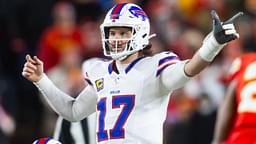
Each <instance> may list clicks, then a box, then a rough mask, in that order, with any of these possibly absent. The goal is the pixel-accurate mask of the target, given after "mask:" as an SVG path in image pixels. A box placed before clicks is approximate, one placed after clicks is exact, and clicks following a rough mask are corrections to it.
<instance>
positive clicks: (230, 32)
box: [225, 29, 236, 35]
mask: <svg viewBox="0 0 256 144" xmlns="http://www.w3.org/2000/svg"><path fill="white" fill-rule="evenodd" d="M235 33H236V30H235V29H231V30H225V34H226V35H231V34H235Z"/></svg>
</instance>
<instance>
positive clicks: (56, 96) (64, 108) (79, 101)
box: [22, 55, 97, 121]
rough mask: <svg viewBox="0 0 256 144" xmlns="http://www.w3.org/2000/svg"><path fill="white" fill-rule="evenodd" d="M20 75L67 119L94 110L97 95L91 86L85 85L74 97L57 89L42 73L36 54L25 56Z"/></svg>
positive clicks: (41, 63) (75, 117) (81, 117)
mask: <svg viewBox="0 0 256 144" xmlns="http://www.w3.org/2000/svg"><path fill="white" fill-rule="evenodd" d="M26 60H27V61H26V63H25V64H24V68H23V72H22V75H23V76H24V77H25V78H26V79H28V80H30V81H31V82H33V83H34V84H35V85H36V86H37V87H38V89H39V90H40V91H41V93H42V94H43V96H44V98H45V99H46V101H47V102H48V104H49V105H50V106H51V107H52V108H53V110H55V112H57V113H58V114H60V115H61V116H62V117H64V118H65V119H67V120H69V121H79V120H81V119H83V118H85V117H86V116H88V115H90V114H91V113H93V112H94V111H95V105H96V101H97V96H96V92H95V90H94V88H93V87H92V86H90V85H89V86H87V87H86V88H85V89H84V90H83V91H82V92H81V93H80V94H79V96H78V97H77V98H76V99H74V98H73V97H71V96H69V95H67V94H66V93H64V92H62V91H61V90H59V89H58V88H57V87H56V86H55V85H54V84H53V83H52V81H51V80H50V79H49V78H48V77H47V76H46V75H45V74H44V73H43V62H42V61H41V60H40V59H38V58H37V57H36V56H34V57H33V58H31V56H29V55H27V56H26Z"/></svg>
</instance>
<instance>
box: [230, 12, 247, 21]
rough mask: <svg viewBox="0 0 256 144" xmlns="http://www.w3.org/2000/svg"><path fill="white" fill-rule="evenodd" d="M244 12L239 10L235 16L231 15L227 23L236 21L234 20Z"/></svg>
mask: <svg viewBox="0 0 256 144" xmlns="http://www.w3.org/2000/svg"><path fill="white" fill-rule="evenodd" d="M243 14H244V13H243V12H238V13H237V14H235V15H234V16H233V17H231V18H230V19H228V20H227V21H225V23H234V21H235V20H236V19H237V18H239V17H240V16H242V15H243Z"/></svg>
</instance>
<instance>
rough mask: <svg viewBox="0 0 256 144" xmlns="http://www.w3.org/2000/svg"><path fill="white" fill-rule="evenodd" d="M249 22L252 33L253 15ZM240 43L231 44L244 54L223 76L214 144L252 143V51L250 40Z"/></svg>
mask: <svg viewBox="0 0 256 144" xmlns="http://www.w3.org/2000/svg"><path fill="white" fill-rule="evenodd" d="M249 22H250V23H251V24H252V27H251V29H252V30H255V28H256V27H255V16H254V15H252V17H251V21H249ZM242 42H243V41H241V40H240V41H239V40H238V41H236V42H235V43H236V45H240V46H242V47H244V54H242V55H240V56H239V57H237V58H236V59H235V60H234V61H233V63H232V65H231V67H230V70H229V72H228V75H227V76H226V79H225V82H226V83H228V87H227V92H226V95H225V98H224V101H223V102H222V104H221V106H220V108H219V110H218V116H217V120H216V123H215V124H216V125H215V132H214V139H213V143H214V144H221V143H225V144H238V143H239V144H240V143H241V144H253V143H256V135H255V134H256V123H255V121H256V103H255V91H256V87H255V86H256V85H255V80H256V52H255V47H254V45H253V44H252V41H251V40H247V41H244V43H242ZM235 43H233V45H234V44H235ZM231 45H232V43H231Z"/></svg>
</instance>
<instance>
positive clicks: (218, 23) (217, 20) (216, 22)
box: [211, 10, 221, 25]
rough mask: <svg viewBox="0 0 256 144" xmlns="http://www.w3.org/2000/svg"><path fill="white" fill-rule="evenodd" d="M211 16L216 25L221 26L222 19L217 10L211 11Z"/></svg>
mask: <svg viewBox="0 0 256 144" xmlns="http://www.w3.org/2000/svg"><path fill="white" fill-rule="evenodd" d="M211 16H212V19H213V20H214V25H221V21H220V18H219V16H218V14H217V13H216V11H215V10H212V11H211Z"/></svg>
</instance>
